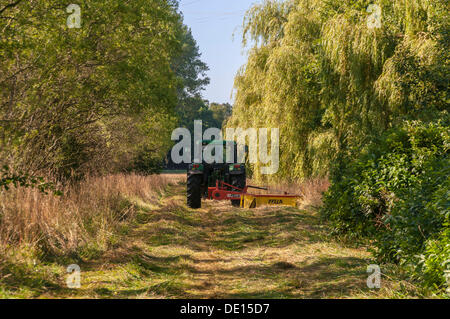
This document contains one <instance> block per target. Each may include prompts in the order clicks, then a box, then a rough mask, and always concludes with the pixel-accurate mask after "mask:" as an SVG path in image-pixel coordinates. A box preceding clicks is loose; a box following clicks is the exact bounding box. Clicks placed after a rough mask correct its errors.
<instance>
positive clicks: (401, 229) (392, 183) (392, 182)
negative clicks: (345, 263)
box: [322, 116, 450, 288]
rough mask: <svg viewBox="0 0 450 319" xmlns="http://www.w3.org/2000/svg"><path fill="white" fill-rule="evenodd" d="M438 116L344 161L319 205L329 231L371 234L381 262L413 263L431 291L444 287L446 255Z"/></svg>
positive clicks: (449, 192)
mask: <svg viewBox="0 0 450 319" xmlns="http://www.w3.org/2000/svg"><path fill="white" fill-rule="evenodd" d="M442 118H447V121H445V120H441V121H439V122H434V123H423V122H419V121H414V122H405V124H404V125H403V126H402V127H399V128H395V129H392V130H390V131H388V132H386V134H384V135H383V136H382V137H380V138H379V139H377V140H376V141H374V142H373V143H371V144H370V145H369V146H368V147H367V148H366V150H363V151H362V152H361V155H360V156H359V157H358V158H357V159H355V160H347V163H345V161H342V164H340V165H339V166H338V167H337V168H335V170H334V172H333V174H332V185H331V187H330V190H329V191H328V192H327V193H326V195H325V199H324V207H323V209H322V214H323V216H324V217H325V218H327V219H329V220H330V222H331V223H332V225H333V226H334V227H333V229H334V232H335V233H339V234H347V235H349V236H357V237H364V236H366V237H369V238H371V239H374V244H375V247H376V249H375V254H376V256H377V257H378V258H379V259H380V260H381V261H395V262H400V263H403V264H408V265H410V267H411V266H412V265H414V267H413V268H414V274H415V275H416V277H417V278H420V279H421V280H422V281H423V282H424V284H425V285H426V286H428V287H434V288H439V287H440V288H442V287H443V285H444V270H445V267H446V266H444V262H445V261H446V260H447V259H449V257H450V254H449V253H448V246H447V245H448V242H449V240H448V232H449V231H448V227H449V224H450V210H449V206H450V201H449V198H450V177H449V176H450V163H449V158H448V149H449V145H450V139H449V126H448V116H447V117H444V116H443V117H442ZM344 163H345V164H344Z"/></svg>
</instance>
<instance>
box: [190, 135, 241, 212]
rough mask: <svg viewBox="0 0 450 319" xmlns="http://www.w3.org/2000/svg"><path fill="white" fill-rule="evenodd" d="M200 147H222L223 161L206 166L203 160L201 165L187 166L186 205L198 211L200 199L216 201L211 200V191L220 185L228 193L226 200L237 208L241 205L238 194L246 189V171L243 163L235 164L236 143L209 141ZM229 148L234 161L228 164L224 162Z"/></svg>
mask: <svg viewBox="0 0 450 319" xmlns="http://www.w3.org/2000/svg"><path fill="white" fill-rule="evenodd" d="M202 145H203V148H205V147H206V146H208V145H221V146H223V148H224V152H223V154H224V161H223V162H222V163H212V164H208V163H206V162H205V161H204V160H203V162H202V163H193V164H190V165H189V167H188V172H187V205H188V206H189V207H190V208H192V209H199V208H201V207H202V198H203V199H217V198H212V193H211V190H212V189H214V187H218V185H219V183H220V184H221V185H222V187H223V189H224V190H227V191H229V194H228V195H227V200H228V199H229V200H230V201H231V204H232V205H233V206H235V207H239V206H240V204H241V196H240V195H239V193H242V192H243V190H244V189H245V188H246V169H245V165H244V164H243V163H238V162H237V143H236V142H227V141H218V140H211V141H202ZM231 146H232V147H233V152H234V159H235V160H234V162H233V163H231V164H230V163H228V161H227V160H226V154H227V151H226V148H227V147H231ZM246 150H247V149H246ZM233 193H234V194H233ZM236 193H237V194H236Z"/></svg>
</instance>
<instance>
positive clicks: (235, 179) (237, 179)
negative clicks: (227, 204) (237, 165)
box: [231, 174, 247, 207]
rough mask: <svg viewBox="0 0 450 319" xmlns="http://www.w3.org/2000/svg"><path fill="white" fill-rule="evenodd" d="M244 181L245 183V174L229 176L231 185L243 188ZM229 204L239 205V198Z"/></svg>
mask: <svg viewBox="0 0 450 319" xmlns="http://www.w3.org/2000/svg"><path fill="white" fill-rule="evenodd" d="M246 183H247V179H246V177H245V174H242V175H235V176H231V185H233V186H236V187H239V188H241V189H243V188H244V187H245V185H246ZM231 205H233V206H234V207H240V206H241V200H240V199H237V200H232V201H231Z"/></svg>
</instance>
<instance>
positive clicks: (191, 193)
mask: <svg viewBox="0 0 450 319" xmlns="http://www.w3.org/2000/svg"><path fill="white" fill-rule="evenodd" d="M202 181H203V176H202V175H193V174H189V175H188V180H187V205H188V206H189V207H190V208H193V209H199V208H201V207H202Z"/></svg>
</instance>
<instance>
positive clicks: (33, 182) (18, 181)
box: [0, 165, 63, 196]
mask: <svg viewBox="0 0 450 319" xmlns="http://www.w3.org/2000/svg"><path fill="white" fill-rule="evenodd" d="M0 173H1V175H0V189H1V188H4V189H5V190H9V189H10V187H11V186H14V187H16V188H18V187H26V188H37V189H38V190H39V191H40V192H42V193H44V194H48V191H52V192H53V194H54V195H56V196H62V195H63V194H62V192H61V191H59V190H56V188H55V186H54V184H53V183H47V182H45V180H44V178H43V177H34V176H30V175H29V174H20V173H19V174H16V173H12V172H10V169H9V167H8V166H6V165H4V166H3V167H2V169H0Z"/></svg>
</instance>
